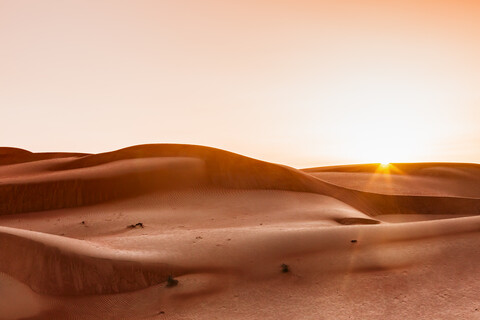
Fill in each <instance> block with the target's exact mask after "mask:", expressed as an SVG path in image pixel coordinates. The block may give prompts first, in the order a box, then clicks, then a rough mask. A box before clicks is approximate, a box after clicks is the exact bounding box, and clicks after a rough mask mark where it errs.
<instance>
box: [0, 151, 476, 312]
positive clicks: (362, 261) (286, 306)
mask: <svg viewBox="0 0 480 320" xmlns="http://www.w3.org/2000/svg"><path fill="white" fill-rule="evenodd" d="M0 248H1V250H0V319H402V320H405V319H480V280H479V279H480V165H478V164H467V163H410V164H390V165H388V166H382V165H379V164H370V165H349V166H336V167H319V168H310V169H303V170H298V169H294V168H291V167H288V166H283V165H278V164H273V163H268V162H263V161H259V160H255V159H252V158H248V157H245V156H241V155H238V154H234V153H231V152H227V151H223V150H219V149H214V148H208V147H202V146H192V145H173V144H161V145H141V146H134V147H130V148H125V149H121V150H118V151H113V152H107V153H102V154H81V153H31V152H29V151H26V150H22V149H16V148H0Z"/></svg>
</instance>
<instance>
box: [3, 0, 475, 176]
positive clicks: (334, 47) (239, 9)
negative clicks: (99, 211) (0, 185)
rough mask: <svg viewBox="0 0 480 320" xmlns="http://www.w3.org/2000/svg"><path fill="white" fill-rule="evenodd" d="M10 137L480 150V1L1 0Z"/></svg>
mask: <svg viewBox="0 0 480 320" xmlns="http://www.w3.org/2000/svg"><path fill="white" fill-rule="evenodd" d="M0 21H1V23H0V44H1V45H2V59H0V69H1V70H2V73H1V74H0V87H1V88H2V89H3V90H1V91H0V106H1V111H2V116H3V121H2V126H1V127H0V146H5V147H18V148H22V149H26V150H29V151H32V152H84V153H100V152H108V151H113V150H118V149H121V148H124V147H128V146H133V145H139V144H148V143H181V144H195V145H203V146H210V147H214V148H218V149H222V150H227V151H231V152H235V153H239V154H242V155H246V156H248V157H252V158H256V159H260V160H264V161H268V162H274V163H281V164H286V165H289V166H292V167H295V168H308V167H315V166H329V165H342V164H353V163H355V164H362V163H387V162H388V163H398V162H457V163H458V162H460V163H478V161H479V159H480V126H478V120H479V119H480V91H479V90H478V84H479V83H480V61H479V60H478V57H479V56H480V42H479V41H478V39H480V3H479V2H475V1H453V0H442V1H435V2H432V1H426V0H425V1H411V0H408V1H373V0H372V1H366V2H361V3H359V2H356V1H350V0H341V1H337V2H335V3H330V2H328V1H318V2H313V3H312V2H310V1H292V0H286V1H282V2H279V3H272V2H269V1H245V2H242V3H237V2H231V1H216V0H208V1H202V2H195V1H182V2H179V1H163V2H161V3H156V2H152V1H145V0H143V1H136V2H125V3H118V2H116V1H110V0H109V1H100V2H95V3H93V2H69V3H65V2H62V1H58V0H47V1H42V2H41V3H39V2H35V1H22V2H18V1H8V0H0Z"/></svg>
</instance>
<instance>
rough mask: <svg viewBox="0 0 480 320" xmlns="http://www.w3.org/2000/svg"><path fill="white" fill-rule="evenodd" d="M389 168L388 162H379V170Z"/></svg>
mask: <svg viewBox="0 0 480 320" xmlns="http://www.w3.org/2000/svg"><path fill="white" fill-rule="evenodd" d="M389 166H390V162H381V163H380V168H382V169H387V168H388V167H389Z"/></svg>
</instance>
